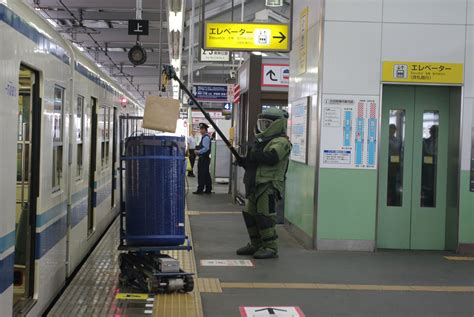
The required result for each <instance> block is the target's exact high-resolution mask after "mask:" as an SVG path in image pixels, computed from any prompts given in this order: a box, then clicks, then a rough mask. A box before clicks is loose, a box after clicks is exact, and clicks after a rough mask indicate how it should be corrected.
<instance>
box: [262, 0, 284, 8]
mask: <svg viewBox="0 0 474 317" xmlns="http://www.w3.org/2000/svg"><path fill="white" fill-rule="evenodd" d="M265 5H266V6H267V7H283V0H266V1H265Z"/></svg>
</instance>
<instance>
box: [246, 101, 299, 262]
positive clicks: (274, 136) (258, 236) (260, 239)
mask: <svg viewBox="0 0 474 317" xmlns="http://www.w3.org/2000/svg"><path fill="white" fill-rule="evenodd" d="M287 118H288V113H287V112H286V111H282V110H279V109H269V110H266V111H264V112H263V113H261V114H259V115H258V118H257V126H256V129H255V137H256V138H255V142H254V143H253V144H252V145H251V146H249V147H248V150H247V156H246V158H245V159H244V160H243V162H242V164H241V165H242V166H243V167H244V168H245V175H244V184H245V190H246V198H247V203H246V207H245V211H244V212H243V216H244V220H245V225H246V227H247V231H248V234H249V237H250V243H249V244H247V245H246V246H244V247H242V248H240V249H238V250H237V254H238V255H253V256H254V258H257V259H266V258H275V257H277V256H278V245H277V239H278V236H277V234H276V230H275V224H276V210H275V206H276V203H277V201H279V200H280V199H281V198H282V197H281V193H282V192H283V187H284V182H285V174H286V170H287V167H288V159H289V156H290V152H291V143H290V142H289V141H288V137H287V136H286V129H287Z"/></svg>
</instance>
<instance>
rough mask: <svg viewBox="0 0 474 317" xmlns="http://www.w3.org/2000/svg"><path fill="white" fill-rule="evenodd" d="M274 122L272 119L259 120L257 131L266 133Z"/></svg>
mask: <svg viewBox="0 0 474 317" xmlns="http://www.w3.org/2000/svg"><path fill="white" fill-rule="evenodd" d="M272 123H273V121H272V120H270V119H258V120H257V130H258V131H260V132H264V131H265V130H266V129H268V128H269V127H270V126H271V125H272Z"/></svg>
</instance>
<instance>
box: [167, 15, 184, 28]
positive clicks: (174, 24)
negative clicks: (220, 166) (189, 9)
mask: <svg viewBox="0 0 474 317" xmlns="http://www.w3.org/2000/svg"><path fill="white" fill-rule="evenodd" d="M168 29H169V30H170V31H179V32H181V30H182V29H183V12H181V11H180V12H176V13H175V12H172V11H170V12H169V15H168Z"/></svg>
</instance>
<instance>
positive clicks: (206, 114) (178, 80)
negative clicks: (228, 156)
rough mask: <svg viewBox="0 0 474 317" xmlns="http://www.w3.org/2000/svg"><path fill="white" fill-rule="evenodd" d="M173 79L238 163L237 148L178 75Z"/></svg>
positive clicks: (239, 158)
mask: <svg viewBox="0 0 474 317" xmlns="http://www.w3.org/2000/svg"><path fill="white" fill-rule="evenodd" d="M173 79H174V80H176V81H177V82H178V83H179V87H180V88H181V89H182V90H184V92H185V93H186V94H187V95H188V96H189V98H191V100H192V101H193V103H194V104H195V105H196V106H197V107H198V108H199V110H201V112H202V113H203V114H204V117H205V118H206V119H207V121H209V123H210V124H211V125H212V127H213V128H214V130H216V132H217V134H219V136H220V137H221V138H222V140H223V141H224V143H225V144H226V145H227V147H228V148H229V150H230V151H231V152H232V154H233V155H234V156H235V159H236V160H237V162H238V163H240V162H241V161H242V157H241V156H240V155H239V153H238V152H237V150H236V149H235V148H234V147H233V146H232V144H230V142H229V140H228V139H227V137H226V136H225V135H224V133H222V131H221V129H219V127H218V126H217V124H216V123H215V122H214V120H212V118H211V116H210V115H209V114H208V113H207V112H206V110H204V108H203V107H202V106H201V104H200V103H199V102H198V101H197V100H196V98H195V97H194V95H193V94H192V93H191V92H190V91H189V90H188V88H187V87H186V86H185V85H184V84H183V82H182V81H181V80H180V79H179V78H178V76H176V74H173Z"/></svg>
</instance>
